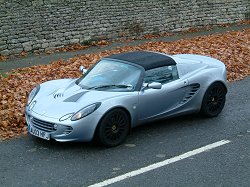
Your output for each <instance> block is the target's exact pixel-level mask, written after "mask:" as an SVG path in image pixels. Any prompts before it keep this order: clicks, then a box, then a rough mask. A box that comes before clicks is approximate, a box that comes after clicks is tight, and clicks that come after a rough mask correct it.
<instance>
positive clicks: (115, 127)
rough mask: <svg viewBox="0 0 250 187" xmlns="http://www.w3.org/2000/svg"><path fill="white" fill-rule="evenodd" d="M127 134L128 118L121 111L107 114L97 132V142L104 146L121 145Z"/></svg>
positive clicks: (117, 110) (116, 110) (115, 110)
mask: <svg viewBox="0 0 250 187" xmlns="http://www.w3.org/2000/svg"><path fill="white" fill-rule="evenodd" d="M128 132H129V117H128V115H127V113H126V112H125V111H124V110H122V109H114V110H112V111H110V112H108V113H107V114H106V115H105V116H104V117H103V119H102V120H101V122H100V124H99V126H98V128H97V132H96V138H97V141H98V142H99V143H100V144H102V145H104V146H106V147H113V146H117V145H119V144H121V143H122V142H123V141H124V140H125V139H126V137H127V135H128Z"/></svg>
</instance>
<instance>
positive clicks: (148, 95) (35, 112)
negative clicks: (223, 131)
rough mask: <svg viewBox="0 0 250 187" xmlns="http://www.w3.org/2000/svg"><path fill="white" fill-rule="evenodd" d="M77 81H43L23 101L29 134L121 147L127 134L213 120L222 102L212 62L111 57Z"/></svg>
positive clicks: (148, 55)
mask: <svg viewBox="0 0 250 187" xmlns="http://www.w3.org/2000/svg"><path fill="white" fill-rule="evenodd" d="M80 70H81V71H82V72H83V73H84V75H83V76H82V77H80V78H78V79H60V80H53V81H48V82H45V83H43V84H41V85H38V86H37V87H36V88H34V89H33V90H32V91H31V93H30V95H29V98H28V103H27V107H26V120H27V123H28V131H29V133H30V134H32V135H34V136H37V137H40V138H43V139H46V140H50V139H55V140H56V141H60V142H66V141H91V140H93V139H94V138H95V139H96V140H98V141H99V142H100V143H101V144H102V145H104V146H107V147H111V146H116V145H119V144H121V143H122V142H123V141H124V140H125V139H126V136H127V135H128V133H129V132H130V129H131V128H133V127H135V126H138V125H140V124H143V123H145V122H150V121H153V120H158V119H163V118H166V117H172V116H177V115H182V114H188V113H194V112H200V113H202V114H203V115H204V116H208V117H214V116H217V115H218V114H219V113H220V112H221V111H222V109H223V107H224V104H225V99H226V93H227V86H226V68H225V65H224V64H223V63H222V62H221V61H219V60H216V59H214V58H211V57H206V56H201V55H192V54H179V55H172V56H170V55H166V54H162V53H156V52H149V51H134V52H127V53H120V54H114V55H111V56H108V57H105V58H103V59H101V60H100V61H99V62H98V63H96V64H95V65H94V66H93V67H92V68H90V69H88V70H85V69H84V68H83V67H81V68H80Z"/></svg>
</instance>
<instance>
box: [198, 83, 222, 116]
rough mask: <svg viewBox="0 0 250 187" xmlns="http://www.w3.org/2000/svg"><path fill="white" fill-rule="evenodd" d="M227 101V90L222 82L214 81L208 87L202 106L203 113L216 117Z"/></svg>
mask: <svg viewBox="0 0 250 187" xmlns="http://www.w3.org/2000/svg"><path fill="white" fill-rule="evenodd" d="M225 101H226V90H225V87H224V85H222V83H219V82H216V83H213V84H212V85H211V86H209V88H208V89H207V91H206V93H205V95H204V98H203V101H202V106H201V113H202V114H203V115H205V116H207V117H215V116H218V114H219V113H220V112H221V111H222V109H223V107H224V105H225Z"/></svg>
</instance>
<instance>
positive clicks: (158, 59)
mask: <svg viewBox="0 0 250 187" xmlns="http://www.w3.org/2000/svg"><path fill="white" fill-rule="evenodd" d="M106 58H110V59H117V60H123V61H127V62H131V63H134V64H137V65H140V66H142V67H143V68H144V69H145V70H149V69H153V68H157V67H162V66H170V65H175V64H176V62H175V61H174V59H172V58H171V57H169V56H166V55H164V54H160V53H154V52H149V51H133V52H126V53H118V54H114V55H110V56H108V57H106Z"/></svg>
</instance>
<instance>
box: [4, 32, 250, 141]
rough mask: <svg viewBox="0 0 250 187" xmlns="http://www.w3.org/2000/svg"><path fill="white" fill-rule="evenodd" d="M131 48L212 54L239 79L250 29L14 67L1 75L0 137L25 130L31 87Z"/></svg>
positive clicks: (248, 61)
mask: <svg viewBox="0 0 250 187" xmlns="http://www.w3.org/2000/svg"><path fill="white" fill-rule="evenodd" d="M134 50H149V51H158V52H163V53H167V54H179V53H192V54H201V55H207V56H211V57H214V58H217V59H219V60H221V61H223V62H224V63H225V64H226V67H227V71H228V81H234V80H240V79H243V78H244V77H247V76H249V75H250V29H246V30H242V31H232V32H227V33H223V34H213V35H209V36H202V37H196V38H193V39H182V40H178V41H174V42H163V41H160V42H148V43H145V44H142V45H139V46H135V47H129V46H127V47H121V48H120V47H119V48H116V49H114V50H109V51H103V52H100V53H94V54H86V55H82V56H76V57H74V58H71V59H69V60H67V61H64V60H58V61H54V62H52V63H51V64H49V65H40V66H33V67H29V68H23V69H17V70H14V71H12V72H10V73H9V74H8V76H7V77H5V78H4V77H1V76H0V140H4V139H8V138H11V137H14V136H17V135H19V134H26V133H27V125H26V122H25V115H24V111H25V105H26V101H27V97H28V93H29V92H30V91H31V89H32V88H33V87H34V86H36V85H37V84H40V83H42V82H45V81H48V80H52V79H60V78H76V77H79V76H80V73H79V71H78V69H79V66H80V65H84V66H85V67H89V66H91V65H92V64H94V63H95V62H97V61H98V60H99V59H100V58H102V57H105V56H107V55H110V54H113V53H120V52H125V51H134ZM3 63H4V62H3Z"/></svg>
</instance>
